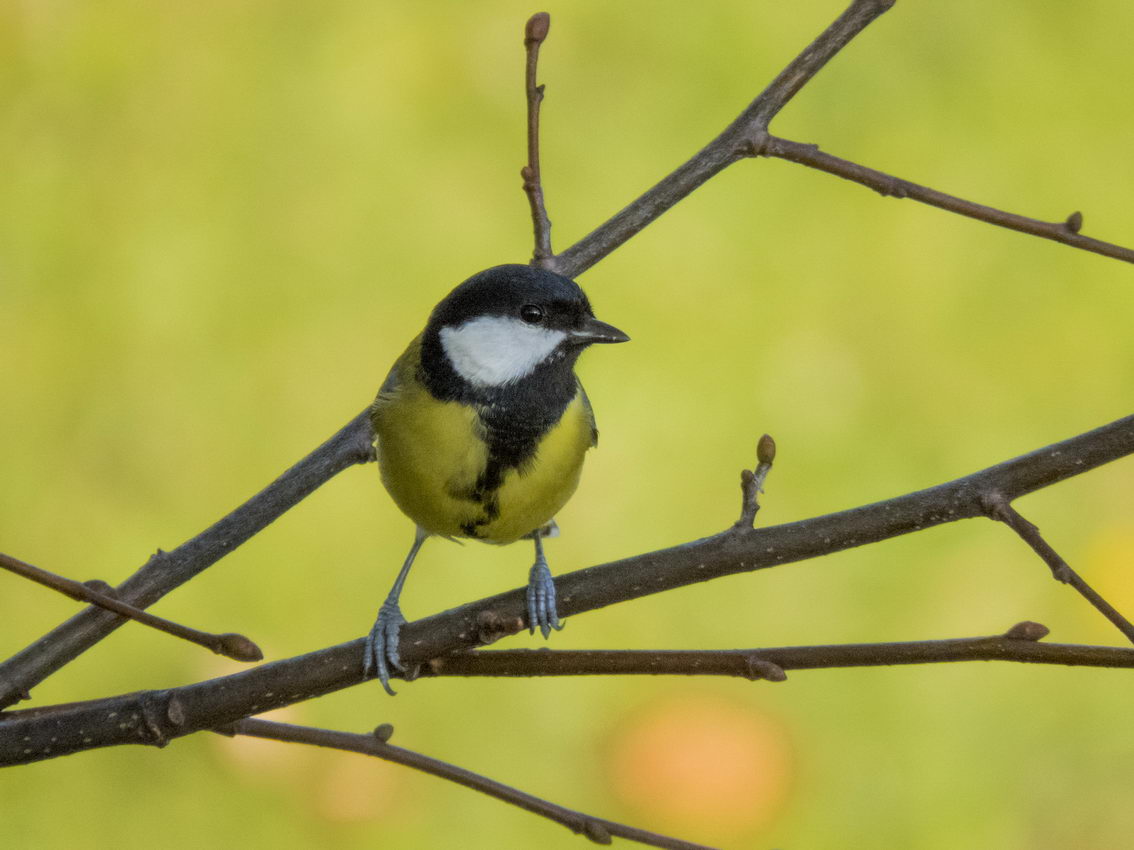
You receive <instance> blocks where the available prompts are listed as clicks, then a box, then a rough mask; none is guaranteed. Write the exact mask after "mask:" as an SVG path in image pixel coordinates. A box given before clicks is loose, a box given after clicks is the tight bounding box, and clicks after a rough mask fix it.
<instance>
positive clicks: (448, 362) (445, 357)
mask: <svg viewBox="0 0 1134 850" xmlns="http://www.w3.org/2000/svg"><path fill="white" fill-rule="evenodd" d="M628 339H629V337H628V336H626V334H624V333H623V332H622V331H620V330H618V329H617V328H615V327H613V326H611V325H608V324H606V323H605V322H600V321H599V320H598V319H596V318H595V316H594V313H593V311H592V310H591V305H590V302H589V301H588V300H587V296H586V295H585V294H584V293H583V290H582V289H580V288H579V285H578V284H577V283H575V281H573V280H571V279H569V278H566V277H563V276H562V275H557V274H555V273H554V272H550V271H547V270H545V269H537V268H533V267H532V266H521V265H507V266H495V267H494V268H491V269H487V270H485V271H483V272H481V273H480V274H476V275H473V276H472V277H471V278H469V279H468V280H466V281H465V282H464V283H462V284H461V285H460V286H458V287H457V288H456V289H454V290H453V291H452V292H450V293H449V294H448V295H447V296H446V297H445V299H444V300H443V301H441V303H440V304H438V305H437V307H436V308H435V309H434V310H433V313H432V315H431V316H430V317H429V324H428V325H426V328H425V335H424V339H423V352H422V355H423V360H424V361H426V362H425V366H426V369H427V371H433V372H435V373H436V374H435V376H434V377H438V376H440V375H441V374H442V373H449V372H450V371H451V372H452V375H448V374H446V375H445V378H446V379H448V378H452V377H456V378H459V380H460V381H462V382H465V383H467V384H468V385H469V386H470V387H473V388H481V389H486V388H494V387H505V386H509V385H514V384H516V383H518V382H520V381H523V380H525V379H527V378H529V377H532V378H538V377H541V376H540V374H539V373H546V372H548V370H559V371H565V372H566V373H568V374H569V373H570V371H571V368H572V367H573V365H574V363H575V359H576V358H577V357H578V355H579V353H580V352H581V351H582V350H583V349H584V348H585V347H586V346H588V345H590V344H592V343H612V342H625V341H627V340H628Z"/></svg>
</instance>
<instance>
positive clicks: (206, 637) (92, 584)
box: [0, 552, 264, 661]
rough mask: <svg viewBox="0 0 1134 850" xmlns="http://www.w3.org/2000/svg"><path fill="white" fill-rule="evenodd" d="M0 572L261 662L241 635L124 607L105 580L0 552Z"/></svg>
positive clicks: (240, 658) (236, 658) (261, 655)
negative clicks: (215, 631) (69, 573)
mask: <svg viewBox="0 0 1134 850" xmlns="http://www.w3.org/2000/svg"><path fill="white" fill-rule="evenodd" d="M0 569H5V570H8V572H11V573H15V574H16V575H18V576H22V577H23V578H26V579H29V580H31V581H34V582H35V583H36V584H39V585H42V586H43V587H49V588H51V589H52V590H55V591H58V592H59V593H62V594H63V595H64V596H68V597H70V598H71V599H76V600H78V601H79V602H90V603H91V604H93V605H97V606H98V607H99V608H102V609H104V610H106V611H112V612H114V613H115V614H120V615H121V616H123V617H126V618H127V619H130V620H134V621H135V622H137V623H141V624H142V625H143V626H149V627H150V628H152V629H157V630H158V631H160V632H165V633H166V634H169V635H173V636H174V637H177V638H181V639H182V640H187V641H189V642H190V643H195V644H197V645H198V646H203V647H205V648H206V649H211V650H212V651H213V652H215V653H216V654H217V655H223V656H225V657H227V658H231V659H232V660H233V661H260V660H262V659H263V658H264V653H262V652H261V651H260V647H258V646H256V644H254V643H253V642H252V641H251V640H249V639H248V638H246V637H245V636H244V635H239V634H236V633H234V632H228V633H226V634H220V635H217V634H212V633H211V632H202V631H200V630H199V629H191V628H189V627H188V626H183V625H181V624H180V623H175V622H173V621H172V620H166V619H165V618H163V617H155V616H154V615H153V614H148V613H146V612H145V611H141V610H139V609H137V608H135V607H134V606H132V605H127V604H126V603H125V602H122V601H120V600H118V599H116V598H114V596H112V595H111V594H113V593H114V588H112V587H111V586H110V585H108V584H107V583H106V582H104V581H97V580H92V581H87V582H81V581H75V580H74V579H69V578H65V577H64V576H61V575H57V574H56V573H52V572H48V571H47V570H44V569H40V568H39V567H36V566H32V565H31V564H29V563H26V562H24V561H21V560H19V559H18V558H13V557H12V556H11V555H5V554H3V553H2V552H0Z"/></svg>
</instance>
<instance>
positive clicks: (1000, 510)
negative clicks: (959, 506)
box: [984, 492, 1134, 643]
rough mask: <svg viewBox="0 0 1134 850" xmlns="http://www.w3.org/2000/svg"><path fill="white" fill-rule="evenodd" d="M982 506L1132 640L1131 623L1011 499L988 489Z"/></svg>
mask: <svg viewBox="0 0 1134 850" xmlns="http://www.w3.org/2000/svg"><path fill="white" fill-rule="evenodd" d="M984 503H985V510H986V512H987V513H988V515H989V516H990V517H991V518H992V519H995V520H999V521H1000V522H1002V523H1004V524H1005V525H1007V526H1008V527H1009V528H1010V529H1012V530H1013V531H1014V532H1016V534H1018V535H1019V536H1020V539H1021V540H1023V541H1024V542H1025V543H1027V544H1028V545H1029V546H1031V547H1032V551H1033V552H1035V553H1036V554H1037V555H1039V556H1040V558H1041V559H1043V562H1044V563H1045V564H1047V565H1048V567H1049V568H1050V569H1051V575H1052V578H1054V579H1055V580H1056V581H1059V582H1063V583H1064V584H1069V585H1071V586H1072V587H1073V588H1075V590H1077V591H1078V592H1079V594H1080V595H1081V596H1082V597H1083V598H1084V599H1086V600H1087V601H1088V602H1090V603H1091V605H1093V606H1094V607H1095V609H1096V610H1097V611H1098V612H1099V613H1100V614H1102V615H1103V616H1104V617H1106V618H1107V619H1108V620H1110V622H1111V623H1113V624H1114V626H1115V627H1116V628H1117V629H1118V630H1119V631H1120V632H1122V634H1124V635H1126V639H1127V640H1129V641H1130V642H1131V643H1134V625H1132V624H1131V623H1130V621H1129V620H1127V619H1126V618H1125V617H1124V616H1122V614H1120V613H1119V612H1118V610H1117V609H1116V608H1115V607H1114V606H1113V605H1111V604H1110V603H1109V602H1107V601H1106V600H1105V599H1103V598H1102V596H1100V595H1099V593H1098V591H1096V590H1095V589H1094V588H1093V587H1091V586H1090V585H1089V584H1087V582H1086V581H1085V580H1084V579H1083V577H1082V576H1081V575H1079V574H1078V573H1077V572H1075V570H1073V569H1071V566H1070V565H1069V564H1068V563H1067V562H1066V561H1065V560H1063V558H1062V557H1061V556H1060V555H1059V553H1058V552H1056V551H1055V550H1054V549H1053V548H1051V544H1050V543H1048V542H1047V541H1046V540H1044V538H1043V535H1042V534H1040V530H1039V529H1038V528H1037V527H1036V526H1035V525H1033V524H1032V523H1030V522H1028V520H1026V519H1024V517H1023V516H1021V515H1020V512H1019V511H1017V510H1016V509H1015V508H1014V507H1012V505H1011V503H1010V502H1009V501H1008V499H1007V498H1005V497H1004V496H1003V495H1002V494H1000V493H996V492H993V493H989V494H988V495H987V496H986V497H985V500H984Z"/></svg>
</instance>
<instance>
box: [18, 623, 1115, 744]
mask: <svg viewBox="0 0 1134 850" xmlns="http://www.w3.org/2000/svg"><path fill="white" fill-rule="evenodd" d="M1046 634H1047V628H1046V627H1045V626H1042V625H1040V624H1039V623H1031V622H1024V623H1019V624H1017V625H1016V626H1014V627H1012V628H1011V629H1009V630H1008V631H1007V632H1005V633H1004V634H1002V635H993V636H990V637H974V638H958V639H953V640H930V641H910V642H902V643H868V644H846V645H833V646H788V647H770V648H766V649H749V650H709V651H689V650H661V651H655V650H649V651H626V650H616V651H574V650H557V651H552V650H544V649H541V650H506V651H478V652H471V653H460V654H451V655H447V656H443V657H438V658H434V659H433V660H431V661H429V662H428V663H426V664H425V665H423V667H422V671H421V673H422V675H423V676H426V677H430V676H512V677H514V676H597V675H660V674H666V675H685V676H705V675H708V676H738V677H742V678H746V679H765V680H769V681H782V680H783V679H784V678H786V674H785V672H784V671H786V670H816V669H826V668H843V667H876V666H884V665H908V664H941V663H950V662H959V661H1014V662H1021V663H1029V664H1058V665H1065V666H1072V667H1106V668H1114V669H1132V668H1134V648H1124V647H1110V646H1087V645H1081V644H1056V643H1042V642H1040V641H1041V640H1042V638H1043V637H1044V636H1045V635H1046ZM361 654H362V641H361V640H358V641H352V642H351V643H346V644H340V645H339V646H336V647H331V648H329V649H324V650H320V651H319V652H313V653H309V654H308V655H303V656H298V657H296V658H288V659H284V660H282V661H276V662H272V663H270V664H263V665H260V666H259V667H255V668H253V669H251V670H247V671H244V672H240V673H235V674H232V675H229V676H223V677H221V678H218V679H212V680H209V681H206V682H197V683H195V684H192V685H185V686H183V687H179V688H173V689H170V690H165V691H140V692H135V693H130V694H123V695H121V696H115V697H106V698H103V699H97V700H89V701H87V702H77V703H70V704H67V705H52V706H44V707H41V708H31V709H25V710H22V711H10V712H5V713H4V714H2V715H0V766H10V765H16V764H26V763H30V762H34V761H41V760H43V759H48V758H54V757H57V756H62V755H68V754H71V753H75V752H80V751H84V750H91V749H96V748H99V747H107V746H116V745H120V744H148V745H151V746H164V745H165V744H167V743H169V741H170V740H172V739H174V738H179V737H182V736H184V735H189V734H192V733H194V732H200V731H203V730H207V729H215V728H216V727H219V726H223V725H224V724H226V723H233V722H236V721H238V720H240V719H241V718H244V717H247V716H248V715H250V714H254V713H259V712H264V711H268V710H271V709H273V708H279V707H282V706H284V705H288V704H290V703H294V702H299V701H301V700H304V699H309V698H312V697H315V696H320V695H322V694H325V693H329V692H331V691H334V690H337V689H341V688H344V687H348V686H350V685H353V684H357V683H358V682H359V681H361V670H360V665H359V662H358V659H359V658H360V657H361Z"/></svg>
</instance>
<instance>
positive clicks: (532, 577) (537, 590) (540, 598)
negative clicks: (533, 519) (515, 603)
mask: <svg viewBox="0 0 1134 850" xmlns="http://www.w3.org/2000/svg"><path fill="white" fill-rule="evenodd" d="M541 531H542V529H536V530H535V531H533V532H532V539H533V540H534V541H535V554H536V561H535V563H534V564H533V565H532V569H531V572H530V573H528V631H529V632H530V633H531V634H533V635H534V634H535V630H536V627H537V626H538V627H539V630H540V633H541V634H542V635H543V636H544V638H545V639H546V638H547V637H548V635H550V634H551V630H552V629H555V630H556V631H558V630H559V629H562V628H563V626H562V624H560V622H559V613H558V612H557V611H556V610H555V582H554V581H552V579H551V570H550V569H548V566H547V558H545V557H544V555H543V535H542V533H541Z"/></svg>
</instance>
